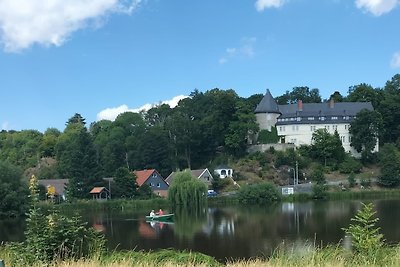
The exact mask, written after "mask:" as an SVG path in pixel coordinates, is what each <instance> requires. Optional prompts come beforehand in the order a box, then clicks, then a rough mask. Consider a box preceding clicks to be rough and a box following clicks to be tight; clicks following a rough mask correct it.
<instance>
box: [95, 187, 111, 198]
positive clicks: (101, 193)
mask: <svg viewBox="0 0 400 267" xmlns="http://www.w3.org/2000/svg"><path fill="white" fill-rule="evenodd" d="M90 194H91V195H92V197H93V199H95V200H99V201H101V200H107V199H108V197H109V191H108V189H107V188H105V187H93V189H92V190H91V191H90Z"/></svg>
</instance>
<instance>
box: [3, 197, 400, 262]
mask: <svg viewBox="0 0 400 267" xmlns="http://www.w3.org/2000/svg"><path fill="white" fill-rule="evenodd" d="M364 202H367V201H364ZM372 202H373V203H374V204H375V208H376V210H377V216H378V217H379V218H380V220H379V223H378V225H379V226H380V227H381V228H382V229H381V232H382V233H383V234H384V237H385V239H386V240H387V242H389V243H398V242H400V227H397V222H399V221H400V200H397V199H386V200H373V201H372ZM360 207H361V202H360V201H353V200H351V201H349V200H345V201H341V200H338V201H319V202H314V201H310V202H299V203H280V204H277V205H273V206H269V207H254V206H246V207H241V206H234V207H209V208H207V209H206V210H204V212H203V213H202V214H200V215H197V216H190V215H188V214H185V213H178V214H176V216H175V220H174V223H149V222H146V221H145V220H144V216H145V215H147V213H148V212H147V211H125V212H123V213H116V214H115V213H114V214H111V213H98V212H96V213H94V212H93V213H90V212H89V213H88V212H85V214H83V216H84V219H85V220H87V221H88V223H89V224H90V225H91V226H93V227H94V228H95V229H96V230H98V231H101V232H103V233H104V234H105V236H106V238H107V240H108V246H109V248H111V249H116V250H124V249H135V250H146V251H148V250H157V249H161V248H175V249H179V250H183V249H186V250H192V251H198V252H202V253H204V254H207V255H211V256H213V257H215V258H217V259H218V260H221V261H225V260H227V259H249V258H253V257H257V256H269V255H271V253H272V252H273V251H274V250H275V249H276V248H277V247H278V246H284V247H285V248H287V249H290V250H292V249H295V250H297V251H301V250H304V249H307V247H308V245H309V244H317V245H327V244H338V243H339V242H341V241H342V240H343V238H344V232H343V230H341V228H343V227H347V226H348V225H349V223H350V218H351V217H353V216H354V214H355V213H356V212H357V210H358V209H360ZM154 208H155V209H157V208H158V207H154ZM22 239H23V223H22V222H18V221H0V241H19V240H22Z"/></svg>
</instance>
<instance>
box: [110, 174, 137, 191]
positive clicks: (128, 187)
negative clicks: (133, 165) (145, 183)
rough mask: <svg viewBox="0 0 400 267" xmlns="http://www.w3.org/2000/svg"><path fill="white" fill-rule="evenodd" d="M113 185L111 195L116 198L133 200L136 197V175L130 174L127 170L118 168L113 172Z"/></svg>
mask: <svg viewBox="0 0 400 267" xmlns="http://www.w3.org/2000/svg"><path fill="white" fill-rule="evenodd" d="M114 176H115V179H114V181H115V183H114V189H113V191H112V194H113V196H114V197H116V198H120V197H125V198H134V197H135V196H137V195H138V193H137V188H138V184H137V182H136V175H135V174H133V173H132V172H130V171H129V170H128V169H127V168H118V169H117V170H116V171H115V175H114Z"/></svg>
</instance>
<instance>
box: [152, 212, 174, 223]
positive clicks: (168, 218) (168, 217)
mask: <svg viewBox="0 0 400 267" xmlns="http://www.w3.org/2000/svg"><path fill="white" fill-rule="evenodd" d="M173 218H174V214H173V213H171V214H164V215H155V216H146V221H157V222H169V221H172V220H173Z"/></svg>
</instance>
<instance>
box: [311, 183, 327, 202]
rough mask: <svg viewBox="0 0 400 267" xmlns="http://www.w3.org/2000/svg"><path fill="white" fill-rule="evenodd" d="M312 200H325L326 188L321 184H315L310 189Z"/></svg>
mask: <svg viewBox="0 0 400 267" xmlns="http://www.w3.org/2000/svg"><path fill="white" fill-rule="evenodd" d="M312 191H313V198H314V199H325V198H326V197H327V192H326V191H327V187H326V185H323V184H315V185H314V186H313V187H312Z"/></svg>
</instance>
